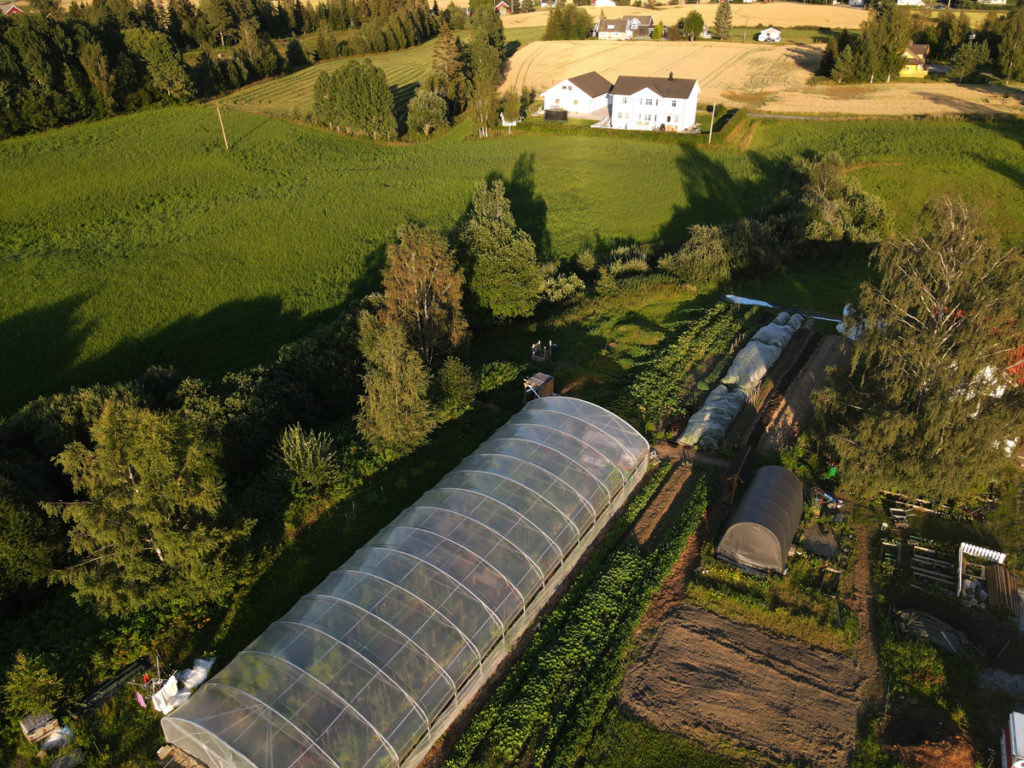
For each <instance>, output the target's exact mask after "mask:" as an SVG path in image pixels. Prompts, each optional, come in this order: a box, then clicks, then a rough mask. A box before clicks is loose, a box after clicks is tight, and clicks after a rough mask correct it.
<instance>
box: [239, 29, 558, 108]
mask: <svg viewBox="0 0 1024 768" xmlns="http://www.w3.org/2000/svg"><path fill="white" fill-rule="evenodd" d="M543 34H544V30H543V29H540V28H530V27H526V28H518V29H511V30H508V31H507V32H506V40H507V42H508V44H509V49H510V50H512V51H514V50H517V49H518V48H519V47H521V46H524V45H526V44H527V43H530V42H533V41H535V40H540V38H541V36H542V35H543ZM462 37H463V38H467V37H469V35H468V34H465V33H464V34H462ZM434 45H435V41H434V40H430V41H428V42H426V43H424V44H423V45H419V46H416V47H414V48H406V49H405V50H401V51H390V52H388V53H376V54H373V55H371V56H365V57H347V58H340V59H331V60H329V61H323V62H320V63H318V64H314V65H313V66H311V67H307V68H306V69H303V70H300V71H298V72H295V73H294V74H291V75H287V76H285V77H278V78H272V79H269V80H262V81H260V82H258V83H255V84H253V85H250V86H248V87H246V88H242V89H241V90H238V91H235V92H234V93H232V94H229V95H228V96H225V97H224V98H222V99H220V102H221V103H222V104H227V105H230V106H236V107H240V108H242V109H247V110H252V111H256V112H262V113H265V114H268V115H283V116H295V117H301V118H306V117H307V116H309V115H310V114H311V113H312V111H313V86H314V84H315V83H316V79H317V77H319V76H320V73H321V72H333V71H334V70H335V69H337V68H338V67H341V66H344V65H345V64H346V63H348V62H349V61H353V60H355V59H359V58H367V59H369V60H370V61H372V62H373V63H374V64H376V65H377V66H378V67H380V68H381V69H383V70H384V73H385V74H386V75H387V78H388V85H389V86H390V87H391V90H392V93H393V94H394V96H395V102H396V104H398V105H399V107H400V108H401V107H403V106H404V105H405V103H406V102H408V100H409V99H411V98H412V96H413V94H414V93H415V91H416V86H417V85H418V84H419V82H420V80H421V79H423V76H424V75H426V74H427V73H429V72H430V67H431V63H432V61H433V57H434Z"/></svg>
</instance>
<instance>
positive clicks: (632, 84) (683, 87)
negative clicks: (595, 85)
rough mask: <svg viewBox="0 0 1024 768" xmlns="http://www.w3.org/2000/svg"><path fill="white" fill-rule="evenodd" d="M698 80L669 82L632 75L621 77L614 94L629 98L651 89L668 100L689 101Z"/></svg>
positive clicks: (657, 78)
mask: <svg viewBox="0 0 1024 768" xmlns="http://www.w3.org/2000/svg"><path fill="white" fill-rule="evenodd" d="M696 85H697V81H696V80H680V79H672V80H669V79H668V78H667V77H634V76H632V75H620V76H619V79H618V80H616V81H615V85H614V86H612V93H613V94H615V95H616V96H629V95H631V94H634V93H636V92H637V91H642V90H643V89H644V88H650V89H651V90H652V91H654V92H655V93H656V94H658V95H659V96H662V97H664V98H666V99H688V98H690V94H692V93H693V89H694V88H695V87H696Z"/></svg>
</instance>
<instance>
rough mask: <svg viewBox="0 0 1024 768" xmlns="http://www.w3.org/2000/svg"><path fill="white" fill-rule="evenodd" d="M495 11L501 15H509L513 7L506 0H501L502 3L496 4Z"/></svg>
mask: <svg viewBox="0 0 1024 768" xmlns="http://www.w3.org/2000/svg"><path fill="white" fill-rule="evenodd" d="M494 12H495V13H496V14H498V15H499V16H508V15H509V14H510V13H511V12H512V9H511V8H510V7H509V4H508V3H506V2H505V0H501V2H500V3H498V4H496V5H495V6H494Z"/></svg>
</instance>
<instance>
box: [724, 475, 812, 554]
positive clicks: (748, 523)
mask: <svg viewBox="0 0 1024 768" xmlns="http://www.w3.org/2000/svg"><path fill="white" fill-rule="evenodd" d="M803 508H804V493H803V483H801V482H800V478H798V477H797V476H796V475H794V474H793V473H792V472H790V471H789V470H788V469H785V468H784V467H774V466H769V467H761V468H760V469H759V470H757V472H756V473H755V474H754V479H753V480H752V481H751V483H750V486H749V487H748V488H747V492H746V493H745V494H744V495H743V498H742V499H741V500H740V503H739V504H738V505H736V509H735V510H734V511H733V513H732V517H730V518H729V525H728V526H727V527H726V529H725V533H724V534H723V535H722V539H721V541H719V543H718V557H719V558H721V559H722V560H725V561H726V562H729V563H732V564H733V565H737V566H739V567H740V568H743V569H745V570H753V571H756V572H759V573H779V574H782V573H785V572H786V561H787V560H788V559H789V548H790V545H791V544H792V542H793V537H794V536H795V535H796V531H797V528H799V527H800V518H801V516H802V515H803Z"/></svg>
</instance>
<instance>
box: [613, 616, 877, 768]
mask: <svg viewBox="0 0 1024 768" xmlns="http://www.w3.org/2000/svg"><path fill="white" fill-rule="evenodd" d="M860 684H861V675H860V673H859V671H858V668H857V665H856V663H855V662H854V661H852V660H851V659H848V658H846V657H844V656H839V655H837V654H833V653H829V652H827V651H824V650H821V649H818V648H809V647H807V646H805V645H803V644H801V643H799V642H796V641H792V640H784V639H780V638H776V637H773V636H771V635H767V634H765V633H764V632H761V631H759V630H757V629H755V628H753V627H751V626H748V625H745V624H740V623H738V622H735V621H732V620H730V619H725V618H722V617H720V616H716V615H715V614H712V613H707V612H706V611H704V610H702V609H700V608H697V607H696V606H692V605H687V604H679V605H677V606H675V607H674V608H673V609H672V610H670V611H669V612H668V613H667V614H666V615H665V617H664V619H663V620H662V622H661V624H660V627H659V629H658V632H657V635H656V636H655V638H654V640H653V641H652V642H651V643H650V645H649V646H648V647H647V648H646V650H645V652H644V654H643V656H642V658H641V659H640V660H639V661H638V662H637V663H635V664H634V665H633V666H632V667H630V668H629V669H627V670H626V673H625V676H624V677H623V682H622V692H621V694H620V703H621V705H622V707H623V708H624V709H626V710H627V711H629V712H631V713H632V714H633V715H635V716H637V717H640V718H642V719H644V720H646V721H647V722H649V723H651V724H652V725H653V726H654V727H656V728H658V729H659V730H663V731H669V732H674V733H679V734H682V735H684V736H689V737H691V738H697V739H701V738H702V737H706V736H707V734H708V733H709V732H710V733H713V734H720V735H722V736H725V737H726V738H728V739H730V740H732V741H733V742H735V743H737V744H740V745H742V746H744V747H747V748H750V749H754V750H756V751H758V752H760V753H762V754H764V755H765V756H767V757H769V758H771V759H773V760H777V761H794V762H797V761H800V762H802V763H805V764H807V765H814V766H816V768H843V767H845V766H846V765H847V762H848V759H849V755H850V753H851V751H852V749H853V745H854V738H855V734H856V729H857V707H858V703H859V701H860V695H859V690H858V689H859V686H860Z"/></svg>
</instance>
